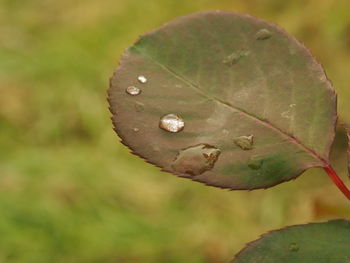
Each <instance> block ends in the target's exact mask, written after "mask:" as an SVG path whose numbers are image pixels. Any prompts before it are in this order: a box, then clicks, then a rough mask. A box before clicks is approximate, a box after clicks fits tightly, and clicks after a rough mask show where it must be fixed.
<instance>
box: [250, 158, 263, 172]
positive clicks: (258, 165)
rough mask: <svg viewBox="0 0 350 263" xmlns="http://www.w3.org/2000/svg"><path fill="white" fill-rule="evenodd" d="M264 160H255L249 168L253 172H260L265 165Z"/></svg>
mask: <svg viewBox="0 0 350 263" xmlns="http://www.w3.org/2000/svg"><path fill="white" fill-rule="evenodd" d="M263 163H264V160H254V161H250V162H249V163H248V167H249V168H250V169H253V170H259V169H260V168H261V166H262V165H263Z"/></svg>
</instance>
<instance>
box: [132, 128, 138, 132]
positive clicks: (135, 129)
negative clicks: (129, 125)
mask: <svg viewBox="0 0 350 263" xmlns="http://www.w3.org/2000/svg"><path fill="white" fill-rule="evenodd" d="M132 130H133V131H134V132H138V131H139V130H140V129H139V128H133V129H132Z"/></svg>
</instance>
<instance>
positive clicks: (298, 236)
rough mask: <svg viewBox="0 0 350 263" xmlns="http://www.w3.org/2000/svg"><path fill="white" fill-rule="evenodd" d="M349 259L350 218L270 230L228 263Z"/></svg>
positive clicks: (340, 262)
mask: <svg viewBox="0 0 350 263" xmlns="http://www.w3.org/2000/svg"><path fill="white" fill-rule="evenodd" d="M257 262H258V263H271V262H283V263H300V262H305V263H313V262H317V263H329V262H332V263H348V262H350V221H349V220H333V221H329V222H325V223H312V224H307V225H297V226H291V227H287V228H284V229H281V230H277V231H272V232H270V233H268V234H265V235H263V236H262V237H261V238H260V239H258V240H256V241H254V242H252V243H250V244H248V245H247V247H246V248H244V249H243V250H242V251H241V252H239V253H238V254H237V255H236V257H235V258H234V259H233V260H232V261H231V263H257Z"/></svg>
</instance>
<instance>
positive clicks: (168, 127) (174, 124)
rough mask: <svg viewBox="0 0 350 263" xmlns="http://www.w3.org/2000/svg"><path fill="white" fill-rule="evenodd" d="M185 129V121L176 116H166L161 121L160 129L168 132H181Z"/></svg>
mask: <svg viewBox="0 0 350 263" xmlns="http://www.w3.org/2000/svg"><path fill="white" fill-rule="evenodd" d="M184 127H185V122H184V120H183V119H182V118H181V117H179V116H177V115H176V114H167V115H164V116H163V117H162V118H160V120H159V128H161V129H163V130H165V131H168V132H180V131H182V130H183V128H184Z"/></svg>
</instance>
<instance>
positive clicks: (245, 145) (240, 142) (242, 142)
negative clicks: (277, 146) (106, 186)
mask: <svg viewBox="0 0 350 263" xmlns="http://www.w3.org/2000/svg"><path fill="white" fill-rule="evenodd" d="M233 142H234V143H235V144H236V145H237V146H238V147H240V148H241V149H242V150H245V151H247V150H251V149H253V144H254V136H253V135H249V136H246V135H244V136H239V137H237V138H235V139H234V140H233Z"/></svg>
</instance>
